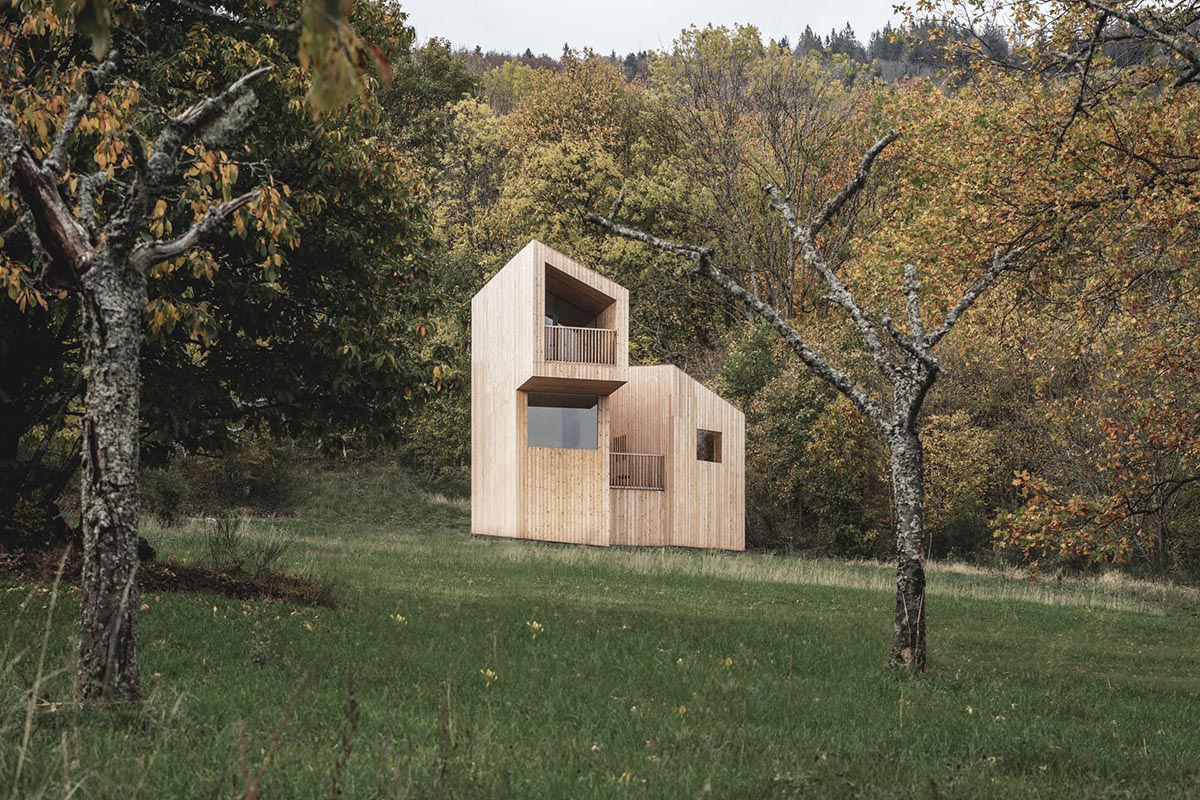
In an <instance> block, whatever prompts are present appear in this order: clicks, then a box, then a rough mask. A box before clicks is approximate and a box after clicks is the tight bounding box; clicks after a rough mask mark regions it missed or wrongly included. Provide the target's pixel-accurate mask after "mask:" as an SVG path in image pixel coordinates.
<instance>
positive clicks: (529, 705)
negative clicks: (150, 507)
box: [0, 467, 1200, 800]
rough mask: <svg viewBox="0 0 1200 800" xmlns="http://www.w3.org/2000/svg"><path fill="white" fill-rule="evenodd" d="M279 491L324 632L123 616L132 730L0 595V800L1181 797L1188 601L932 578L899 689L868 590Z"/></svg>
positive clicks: (339, 490) (1190, 597) (409, 491)
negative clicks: (473, 532)
mask: <svg viewBox="0 0 1200 800" xmlns="http://www.w3.org/2000/svg"><path fill="white" fill-rule="evenodd" d="M305 480H306V487H305V492H304V495H305V500H304V504H303V507H302V508H301V509H300V513H298V514H297V516H295V517H294V518H289V519H285V520H273V521H266V520H255V521H253V522H252V523H251V530H252V531H258V532H268V531H271V530H273V531H275V532H278V533H284V534H286V535H288V536H291V537H295V539H296V540H297V542H296V544H295V546H294V547H293V548H292V551H291V552H290V555H289V556H288V558H289V559H290V562H289V566H290V567H291V568H292V569H295V570H310V571H316V572H319V573H321V574H324V575H326V576H328V577H330V578H332V579H333V580H334V581H335V584H336V595H337V597H338V598H339V601H340V605H339V606H338V607H337V608H335V609H322V608H316V609H314V608H303V607H292V606H289V605H284V604H279V603H263V602H256V603H244V602H240V601H231V600H227V599H222V598H220V597H213V596H201V595H194V594H160V595H150V596H146V597H144V598H143V601H144V603H145V609H144V611H143V613H142V617H141V619H142V622H141V625H142V627H141V642H142V657H143V670H144V686H145V690H146V692H147V694H148V699H147V701H146V702H145V704H144V706H143V707H142V709H141V710H140V711H136V712H135V711H132V710H126V711H119V712H114V711H97V710H80V709H78V708H76V707H74V706H73V705H71V704H70V703H65V702H63V701H67V700H69V698H70V681H69V673H68V672H66V670H67V669H68V668H69V665H70V648H71V640H70V637H71V634H72V632H73V629H74V628H75V626H76V624H77V612H78V603H77V599H76V594H75V592H74V591H71V590H67V589H65V588H64V590H63V591H62V592H60V593H59V596H58V597H57V607H56V609H55V610H54V617H53V620H52V623H51V629H50V635H49V637H48V638H46V639H44V638H43V637H42V636H41V633H40V632H41V631H44V630H45V627H46V618H47V613H48V610H49V609H48V607H49V605H50V602H51V598H52V597H53V595H52V593H50V592H49V591H48V590H47V589H46V587H30V586H17V585H14V584H11V583H9V584H5V585H2V586H0V618H2V619H4V620H5V622H4V623H3V627H2V629H0V633H2V634H3V636H4V638H3V640H2V641H0V647H2V648H3V650H2V653H0V655H2V656H3V659H4V660H3V663H2V664H0V713H2V714H3V716H0V800H6V798H5V792H6V791H7V792H11V795H9V796H11V797H12V798H25V797H37V796H47V797H58V796H65V795H67V794H70V793H73V796H75V797H87V798H92V797H111V798H133V797H142V798H174V797H196V798H221V797H241V796H249V795H256V796H258V797H262V798H292V797H297V798H310V797H312V798H323V797H332V796H336V793H337V792H341V795H342V796H346V797H376V796H380V797H411V798H423V797H431V798H432V797H438V798H440V797H447V798H477V797H478V798H491V797H501V798H508V797H512V798H528V797H543V798H581V797H614V796H617V797H619V796H626V795H629V796H638V797H653V798H658V797H664V798H675V797H679V798H694V797H713V798H759V797H801V796H804V797H860V796H861V797H904V798H909V797H1017V796H1020V797H1155V798H1158V797H1198V796H1200V736H1198V735H1197V734H1198V733H1200V660H1198V656H1200V596H1197V593H1196V591H1195V590H1189V589H1184V588H1179V587H1163V586H1154V585H1149V584H1140V583H1133V582H1129V581H1125V580H1114V579H1111V578H1109V579H1100V580H1070V579H1068V580H1065V581H1063V582H1062V583H1061V584H1060V583H1057V582H1050V583H1051V584H1052V585H1046V584H1045V583H1042V584H1036V585H1034V584H1030V583H1029V582H1028V581H1027V580H1025V579H1023V578H1022V577H1021V576H1019V575H1000V574H984V573H980V572H978V571H975V570H968V569H953V568H950V567H948V566H947V567H940V568H939V567H936V566H935V567H934V568H933V569H932V570H931V576H930V613H929V620H930V658H931V663H930V670H929V672H928V673H927V674H925V675H923V676H911V675H907V674H903V673H897V672H894V671H891V670H889V669H887V668H885V666H884V663H885V657H886V652H887V642H888V636H889V632H890V617H891V606H892V603H893V596H892V593H891V592H889V581H890V580H891V576H890V571H889V570H888V569H886V568H883V567H879V566H875V565H869V564H838V563H832V562H805V561H799V560H794V559H785V558H772V557H764V556H755V555H733V554H713V553H695V552H678V551H658V550H654V551H633V550H611V551H609V550H600V549H581V548H571V547H560V546H555V545H544V544H531V543H524V542H510V541H501V540H488V539H479V538H474V539H473V538H469V537H468V536H467V535H466V529H467V512H466V508H465V506H464V505H463V504H462V503H456V502H454V501H450V500H447V499H445V498H442V497H440V496H437V495H433V494H428V493H425V492H423V491H421V490H419V489H417V488H414V487H412V486H411V485H410V484H409V482H408V481H407V479H406V478H405V476H404V475H403V474H402V473H400V472H398V471H396V470H393V469H390V468H375V469H369V468H365V467H362V468H356V469H354V470H348V471H345V472H339V473H332V474H325V475H321V476H310V477H308V478H306V479H305ZM201 524H202V523H200V522H193V523H191V524H190V525H189V526H185V527H184V528H181V529H178V530H175V531H158V530H156V529H153V528H151V530H150V537H151V539H152V540H153V541H154V542H155V544H156V545H157V546H158V547H159V550H160V552H165V553H169V554H174V555H177V556H179V557H181V558H188V557H196V556H198V554H199V552H200V549H199V547H200V545H199V539H200V533H199V526H200V525H201ZM43 642H44V643H45V644H46V645H47V649H46V655H45V664H46V671H47V672H49V673H51V674H50V675H49V680H48V682H47V683H46V685H45V687H44V688H43V689H42V690H41V691H40V692H39V694H40V695H41V697H40V699H39V701H38V704H37V705H36V707H35V710H34V712H33V713H32V715H27V710H28V708H29V704H28V703H26V702H25V698H26V697H27V695H28V692H26V691H25V687H27V686H28V685H29V684H30V683H31V682H32V681H33V679H34V676H35V674H36V664H37V660H38V657H39V653H40V647H41V645H42V644H43ZM27 719H29V720H30V723H31V724H30V727H29V729H28V736H27V735H26V728H25V726H26V720H27ZM18 770H19V771H20V777H19V780H17V779H16V776H17V772H18ZM335 781H336V783H337V785H336V787H335ZM9 787H12V788H11V789H9Z"/></svg>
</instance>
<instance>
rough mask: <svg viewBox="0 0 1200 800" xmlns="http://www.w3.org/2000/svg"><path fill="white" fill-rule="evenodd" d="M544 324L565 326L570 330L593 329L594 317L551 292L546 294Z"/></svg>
mask: <svg viewBox="0 0 1200 800" xmlns="http://www.w3.org/2000/svg"><path fill="white" fill-rule="evenodd" d="M546 324H547V325H566V326H568V327H571V328H595V327H596V315H595V314H589V313H588V312H587V311H584V310H583V309H582V308H580V307H579V306H577V305H575V304H574V303H571V302H568V301H566V300H563V299H562V298H561V297H559V296H558V295H556V294H554V293H553V292H546Z"/></svg>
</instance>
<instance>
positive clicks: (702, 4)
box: [400, 0, 901, 58]
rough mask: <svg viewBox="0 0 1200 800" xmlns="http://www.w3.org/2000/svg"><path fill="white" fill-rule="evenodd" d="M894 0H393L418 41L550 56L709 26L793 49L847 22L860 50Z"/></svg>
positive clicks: (890, 15)
mask: <svg viewBox="0 0 1200 800" xmlns="http://www.w3.org/2000/svg"><path fill="white" fill-rule="evenodd" d="M894 2H901V0H827V2H813V0H792V1H791V2H787V1H786V0H690V1H689V0H590V1H589V2H579V1H578V0H557V1H555V0H400V7H401V9H403V10H404V11H407V12H408V20H409V23H410V24H412V25H414V26H415V27H416V29H417V37H418V38H419V39H420V40H421V41H425V40H426V39H428V38H430V37H431V36H439V37H442V38H444V39H449V40H450V42H451V44H453V45H458V46H463V47H468V48H473V47H475V45H479V46H481V47H482V48H483V49H484V50H485V51H486V50H499V51H509V52H513V53H522V52H524V51H525V48H527V47H528V48H530V49H532V50H533V52H534V53H535V54H541V53H546V54H547V55H549V56H552V57H555V58H557V57H558V56H559V55H561V54H562V47H563V44H564V43H569V44H570V45H571V47H572V48H574V49H583V48H584V47H591V48H592V49H593V50H595V51H596V52H598V53H604V54H606V53H609V52H611V51H613V50H616V51H617V53H619V54H620V55H625V54H626V53H629V52H636V51H640V50H662V49H667V48H669V47H670V46H671V42H672V41H673V40H674V39H675V37H676V36H677V35H678V34H679V31H680V30H682V29H683V28H686V27H687V26H689V25H691V24H695V25H697V26H700V27H703V26H704V25H705V24H707V23H709V22H711V23H714V24H718V25H729V26H732V25H733V24H734V23H743V24H751V25H755V26H757V27H758V29H759V30H760V31H762V35H763V38H764V39H779V38H780V37H783V36H787V37H788V39H790V40H791V42H792V44H793V45H794V44H795V43H796V39H797V38H798V36H799V34H800V32H801V31H803V30H804V26H805V25H811V26H812V29H813V30H814V31H815V32H817V33H819V34H821V35H822V36H824V35H827V34H828V33H829V31H830V29H831V28H837V29H839V30H840V29H841V28H842V27H843V26H844V25H845V24H846V23H847V22H849V23H850V24H851V25H852V26H854V32H855V33H856V34H857V35H858V38H859V40H860V41H861V42H862V43H863V44H866V43H867V38H868V37H869V36H870V35H871V31H873V30H877V29H879V28H882V27H883V25H884V23H885V22H888V21H889V20H890V21H891V22H892V24H893V25H895V24H896V23H897V22H899V19H900V18H899V15H898V14H895V13H894V12H893V11H892V6H893V4H894Z"/></svg>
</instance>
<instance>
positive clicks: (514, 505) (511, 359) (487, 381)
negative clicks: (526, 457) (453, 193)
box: [471, 247, 542, 536]
mask: <svg viewBox="0 0 1200 800" xmlns="http://www.w3.org/2000/svg"><path fill="white" fill-rule="evenodd" d="M536 263H537V262H536V261H535V259H534V251H533V249H532V248H531V247H526V248H525V249H524V250H522V251H521V252H520V253H518V254H517V255H516V256H515V257H514V258H513V259H512V260H511V261H509V262H508V264H506V265H505V266H504V268H503V269H501V270H500V271H499V272H498V273H496V275H495V276H494V277H493V278H492V279H491V280H490V281H488V283H487V285H485V286H484V287H483V289H481V290H480V291H479V293H478V294H477V295H475V297H474V298H473V299H472V300H471V531H472V532H473V533H486V534H491V535H493V536H516V535H517V532H518V527H519V524H520V500H521V498H520V494H519V492H518V487H519V485H520V479H521V478H520V473H519V472H518V469H517V466H518V459H519V455H520V450H519V448H518V440H517V399H518V398H517V392H516V387H517V384H518V382H519V379H520V376H523V375H527V374H528V373H529V372H530V371H531V370H532V369H533V361H534V349H535V348H534V346H535V340H534V335H535V331H537V332H539V333H540V326H541V323H542V319H541V317H540V316H539V318H538V319H537V321H536V322H537V327H536V328H535V326H534V321H533V319H532V314H533V312H534V311H535V310H537V311H538V312H539V313H541V310H540V306H541V303H542V301H541V299H540V296H537V297H538V298H539V299H538V300H537V302H534V298H535V295H534V291H535V282H536V281H535V278H536V274H535V272H536V270H535V265H536ZM521 444H522V445H523V444H524V442H521Z"/></svg>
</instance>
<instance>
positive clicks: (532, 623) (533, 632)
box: [525, 619, 546, 639]
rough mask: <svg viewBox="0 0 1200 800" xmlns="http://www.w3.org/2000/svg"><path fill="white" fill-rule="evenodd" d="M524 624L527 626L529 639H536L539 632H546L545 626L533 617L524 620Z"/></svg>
mask: <svg viewBox="0 0 1200 800" xmlns="http://www.w3.org/2000/svg"><path fill="white" fill-rule="evenodd" d="M525 626H526V627H527V628H529V638H530V639H536V638H537V637H538V636H540V635H541V634H543V633H545V632H546V628H545V626H543V625H542V623H540V622H538V621H537V620H535V619H531V620H529V621H528V622H526V623H525Z"/></svg>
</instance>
